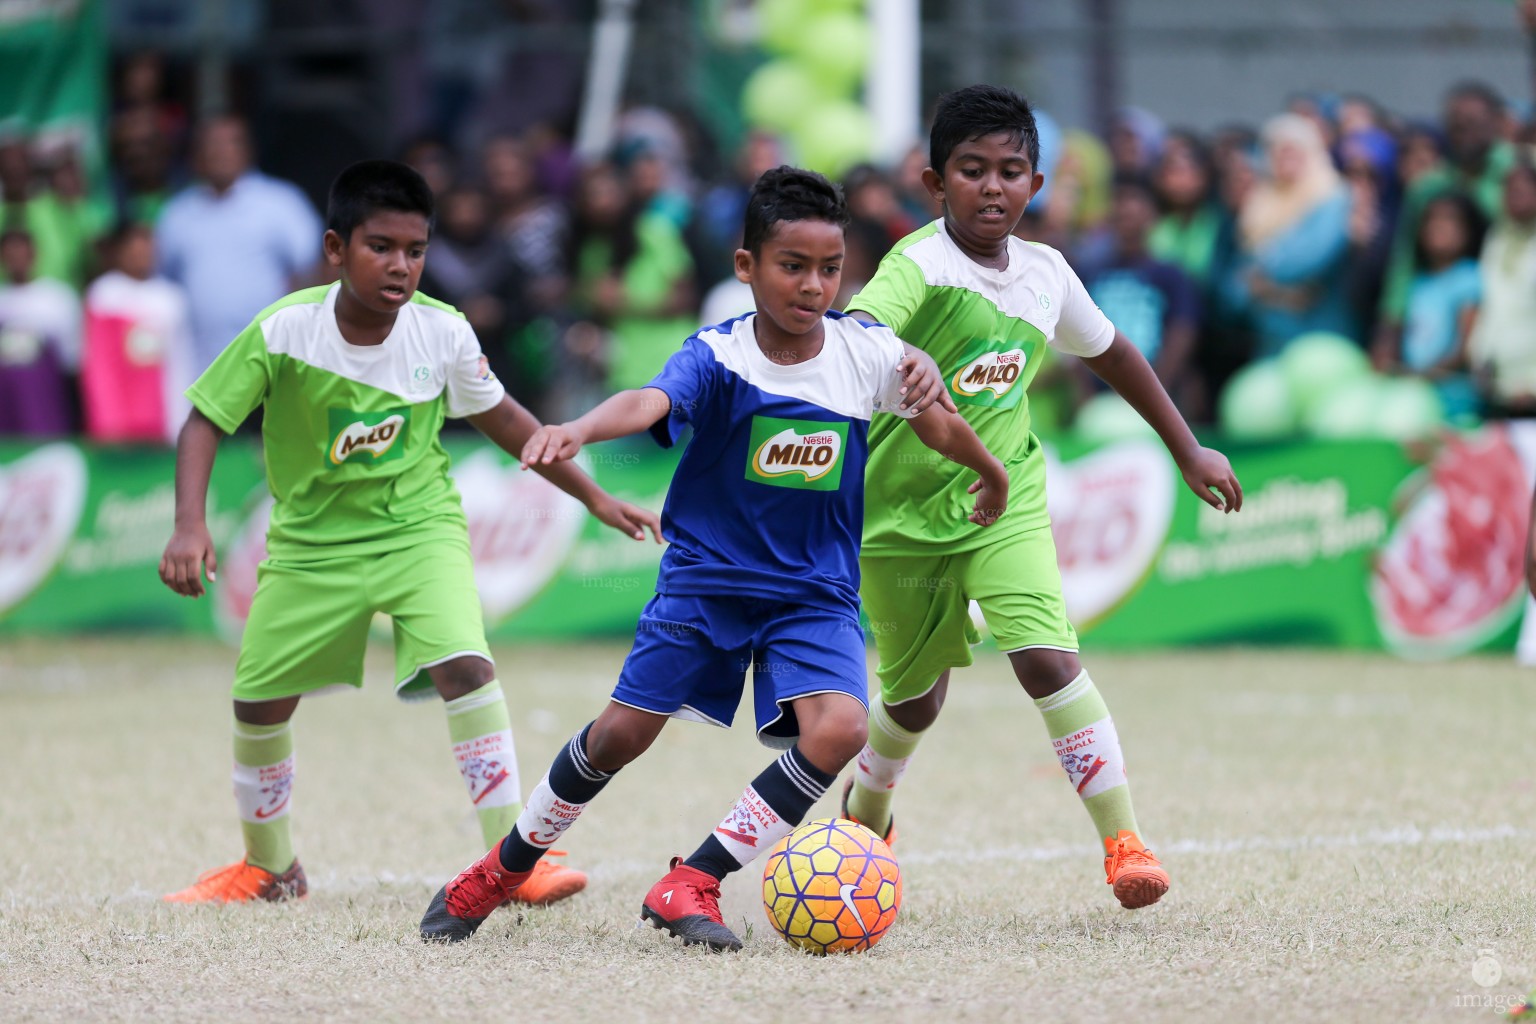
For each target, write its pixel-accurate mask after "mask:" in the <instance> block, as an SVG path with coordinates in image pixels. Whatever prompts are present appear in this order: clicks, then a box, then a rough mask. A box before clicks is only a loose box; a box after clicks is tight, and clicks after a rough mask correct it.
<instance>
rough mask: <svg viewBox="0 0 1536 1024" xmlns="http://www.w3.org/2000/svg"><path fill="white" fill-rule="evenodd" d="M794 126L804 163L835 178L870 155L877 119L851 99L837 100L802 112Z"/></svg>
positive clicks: (792, 131)
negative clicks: (875, 120)
mask: <svg viewBox="0 0 1536 1024" xmlns="http://www.w3.org/2000/svg"><path fill="white" fill-rule="evenodd" d="M800 117H801V120H800V121H799V122H798V123H797V124H796V125H795V126H794V127H793V128H792V129H791V131H790V134H791V137H792V138H793V139H794V141H795V146H796V149H797V150H798V151H799V154H800V163H801V164H802V165H803V166H805V167H809V168H810V169H811V170H813V171H820V172H821V173H822V174H825V175H827V176H828V177H831V178H836V177H839V176H840V175H841V174H842V173H843V172H844V171H846V170H847V169H848V168H850V167H852V166H853V165H854V164H856V163H858V162H859V161H861V160H867V159H869V153H870V149H871V148H872V147H873V145H874V139H875V122H874V120H873V119H872V118H871V117H870V116H869V111H867V110H865V109H864V108H863V107H862V106H860V105H859V104H857V103H854V102H853V101H851V100H833V101H831V102H824V103H821V104H819V105H817V106H814V107H812V108H811V109H810V110H809V112H808V113H807V112H805V111H801V112H800Z"/></svg>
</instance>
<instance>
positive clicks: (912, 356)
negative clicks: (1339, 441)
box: [421, 167, 1008, 950]
mask: <svg viewBox="0 0 1536 1024" xmlns="http://www.w3.org/2000/svg"><path fill="white" fill-rule="evenodd" d="M847 224H848V211H847V206H846V205H845V203H844V201H843V197H842V194H841V192H840V191H839V190H838V189H837V188H836V186H834V185H832V184H831V183H830V182H828V181H827V180H826V179H825V178H823V177H821V176H820V175H818V174H813V173H811V172H809V171H802V170H796V169H794V168H789V167H780V168H778V169H776V170H773V171H769V172H768V173H766V174H764V175H763V176H762V178H761V179H759V181H758V183H757V185H756V186H755V187H754V188H753V190H752V194H751V197H750V199H749V201H748V205H747V212H746V228H745V232H744V238H743V245H744V248H742V249H739V250H737V252H736V276H737V277H738V278H740V279H741V280H742V281H744V282H746V283H747V284H750V285H751V287H752V294H753V298H754V300H755V304H756V312H755V313H749V314H747V315H745V316H742V317H738V318H736V319H735V320H730V321H727V322H725V323H722V324H719V325H716V326H714V327H706V328H704V329H703V330H701V331H699V332H698V333H697V334H695V335H693V336H692V337H690V338H689V339H688V340H687V342H685V343H684V345H683V348H682V350H681V351H679V352H677V353H676V354H674V355H673V356H672V357H671V359H669V360H668V361H667V365H666V367H665V368H664V369H663V370H662V371H661V373H660V374H658V375H657V376H656V378H655V379H654V380H653V381H651V383H650V385H649V386H647V387H644V388H639V389H636V390H633V391H624V392H621V393H619V394H617V395H614V396H613V397H612V398H610V399H608V400H607V401H606V402H604V403H603V404H601V405H599V406H598V407H597V408H596V409H593V410H592V411H591V412H589V413H587V414H586V415H585V416H582V417H581V418H580V419H578V420H576V421H575V422H572V423H568V424H564V425H561V426H546V427H543V428H541V429H540V430H539V431H538V432H537V433H536V434H535V435H534V436H533V437H532V438H531V439H530V440H529V441H528V444H527V446H526V448H525V449H524V451H523V463H524V465H525V466H534V467H544V466H548V465H551V464H553V463H557V462H562V461H565V460H567V459H570V458H571V457H573V456H574V455H575V454H576V453H577V452H578V451H579V450H580V449H581V446H582V445H583V444H586V443H588V442H591V441H601V440H607V439H609V438H615V437H622V436H624V435H627V434H633V433H638V432H640V431H643V430H649V431H651V433H652V434H653V435H654V436H655V437H656V439H657V441H658V442H660V443H661V444H662V445H663V446H670V445H671V444H672V443H673V442H674V441H675V440H676V439H677V438H678V436H679V435H680V434H681V432H682V430H683V428H684V427H685V426H690V427H692V428H693V436H692V438H691V439H690V440H689V442H688V446H687V448H686V449H685V450H684V452H683V456H682V459H681V461H680V462H679V464H678V468H677V472H676V474H675V476H674V477H673V480H672V486H671V488H670V490H669V491H668V494H667V500H666V506H665V508H664V509H663V511H662V530H663V533H664V534H665V535H666V536H667V538H668V539H669V540H670V541H671V547H670V548H668V550H667V553H666V555H665V556H663V558H662V564H661V571H660V575H659V577H658V579H657V585H656V591H657V593H656V596H655V598H653V599H652V600H651V602H650V604H648V605H647V606H646V608H645V611H644V613H643V614H642V615H641V617H640V623H639V626H638V628H637V630H636V634H635V644H634V648H633V649H632V650H631V651H630V654H629V657H628V659H627V660H626V661H625V663H624V668H623V670H622V671H621V673H620V675H619V682H618V686H617V687H616V688H615V689H614V692H613V698H612V700H611V701H610V702H609V704H608V706H607V707H606V708H604V710H603V712H602V713H601V714H600V715H598V717H597V719H596V720H595V721H594V722H592V723H590V724H589V725H587V726H586V727H585V728H583V729H582V730H581V731H580V732H579V733H577V734H576V736H575V737H574V738H572V740H571V741H570V743H569V744H567V745H566V747H565V749H564V750H562V751H561V753H560V754H559V756H558V757H556V758H555V761H554V763H553V764H552V765H551V766H550V769H549V773H548V774H547V775H545V776H544V779H543V781H541V782H540V783H539V785H538V787H537V788H536V789H535V790H534V792H533V794H532V795H531V796H530V797H529V798H528V802H527V804H526V805H525V807H524V809H523V812H522V814H521V815H520V816H519V817H518V819H517V825H516V827H515V828H514V829H513V831H512V833H511V834H510V835H508V836H507V838H506V840H505V841H504V842H502V843H501V844H500V845H499V846H496V847H493V848H492V849H491V850H490V852H489V853H487V854H486V855H485V856H484V857H483V858H481V859H480V860H479V861H477V862H475V863H474V864H472V865H470V867H469V868H467V869H466V870H465V871H463V872H461V873H460V874H459V876H458V877H457V878H455V879H453V881H451V882H449V883H448V884H447V885H446V886H444V887H443V888H442V889H439V890H438V892H437V894H436V895H435V896H434V897H433V898H432V903H431V906H430V907H429V908H428V909H427V912H426V915H425V916H424V917H423V918H422V922H421V934H422V937H423V938H426V939H443V940H449V941H457V940H460V939H465V938H468V937H469V936H470V935H472V934H473V933H474V931H475V929H476V928H477V927H479V925H480V923H481V922H482V921H483V920H485V918H486V917H487V916H489V915H490V913H491V912H492V911H494V910H495V909H496V908H497V907H499V906H501V905H502V904H504V903H505V902H507V901H508V900H509V899H511V898H512V896H513V893H515V891H516V890H517V887H518V886H519V885H520V884H522V881H523V879H525V878H527V877H528V876H529V874H530V873H531V872H532V871H533V869H534V867H535V865H537V864H538V863H539V858H540V857H541V856H542V855H543V853H544V851H545V850H547V849H548V848H549V847H550V846H551V845H552V844H553V843H555V842H556V841H557V840H558V839H559V838H560V836H561V835H562V834H563V833H564V832H565V830H566V829H568V828H569V827H570V826H571V825H573V824H574V823H575V821H576V819H577V817H579V816H580V814H581V812H582V811H583V809H585V807H586V806H587V804H588V803H589V802H590V801H591V800H592V799H593V798H594V797H596V796H597V794H598V793H599V792H600V791H601V790H602V789H603V787H604V786H606V785H607V784H608V782H609V780H610V779H612V778H613V775H614V773H615V772H617V771H618V770H619V769H620V768H622V767H624V766H625V765H626V764H629V763H630V762H631V761H633V760H634V759H635V758H636V757H638V756H639V755H640V754H642V753H644V752H645V750H646V749H647V748H648V747H650V745H651V743H652V742H654V741H655V739H656V737H657V736H658V735H660V733H661V729H662V726H664V725H665V724H666V721H667V719H668V718H669V717H671V718H681V719H685V720H689V721H696V722H708V723H710V724H713V725H719V726H722V727H728V726H729V725H730V724H731V720H732V718H733V717H734V715H735V712H736V706H737V704H738V703H739V701H740V700H741V695H742V690H743V686H744V680H745V674H746V670H747V668H748V667H751V668H752V670H753V695H754V700H753V703H754V710H755V713H756V719H757V734H758V738H759V739H760V740H761V741H762V742H763V743H764V745H766V746H769V747H773V748H779V749H783V748H788V749H786V750H785V752H784V754H783V755H782V756H780V757H779V758H778V759H777V760H776V761H774V762H773V763H772V764H771V765H769V766H768V768H767V769H765V770H764V771H763V772H762V774H760V775H758V777H757V778H756V779H754V780H753V781H752V784H751V785H750V786H748V787H747V789H746V791H745V792H744V793H743V794H742V796H741V798H740V799H739V800H737V801H736V803H735V805H734V806H733V807H732V808H731V809H730V812H729V813H728V814H726V816H725V817H724V819H723V820H722V821H721V822H720V824H719V825H718V826H716V827H715V829H714V830H713V832H712V833H711V834H710V835H709V836H708V837H707V838H706V839H705V840H704V842H703V843H702V844H701V845H700V846H699V848H698V849H697V850H695V851H694V853H693V854H692V855H691V856H689V857H688V858H686V859H683V858H680V857H679V858H673V860H672V865H671V870H670V871H669V872H668V873H667V874H666V875H665V876H663V877H662V879H661V880H660V881H658V882H657V883H656V884H655V885H654V886H653V887H652V888H651V890H650V893H649V894H648V895H647V896H646V897H645V900H644V903H643V904H642V906H641V911H640V912H641V917H642V918H643V919H645V920H649V921H650V922H651V923H652V924H653V925H655V926H656V927H658V928H665V929H667V931H669V932H670V933H671V934H673V935H675V936H678V937H680V938H681V939H682V940H683V942H684V944H685V945H691V944H694V943H704V944H705V945H707V946H708V947H709V948H711V949H715V950H723V949H739V948H741V940H740V939H738V938H737V937H736V936H735V935H734V934H732V933H731V931H730V929H728V928H726V926H725V924H724V923H723V922H722V921H721V918H720V907H719V896H720V880H721V879H722V878H724V877H725V876H726V875H727V874H729V873H730V872H732V871H735V870H737V869H738V868H741V867H743V866H744V865H746V864H747V863H748V862H750V861H751V860H752V859H753V858H754V857H756V856H757V855H758V854H759V853H762V852H763V851H764V850H767V849H769V848H770V847H772V846H773V844H774V843H776V842H777V841H778V840H779V839H780V838H782V837H783V836H785V835H787V834H788V833H789V832H790V831H791V830H792V829H793V828H794V827H795V826H796V825H798V824H799V823H800V821H801V820H802V819H803V818H804V817H805V815H806V812H807V811H809V810H810V808H811V806H812V805H813V804H814V803H815V802H816V800H817V799H818V798H820V797H821V795H822V794H823V793H824V792H826V789H827V787H828V786H829V785H831V784H832V782H833V780H835V779H836V778H837V773H838V772H839V771H841V770H842V768H843V766H844V765H846V764H847V763H848V762H849V761H850V760H851V759H852V758H853V757H854V756H855V755H856V754H858V752H859V750H860V749H861V748H862V747H863V746H864V741H865V738H866V726H865V722H866V720H867V714H868V712H867V709H866V704H865V698H866V694H867V693H868V688H867V683H866V679H865V653H864V634H863V631H862V629H861V628H860V625H859V620H858V615H859V598H858V585H859V567H858V556H859V537H860V533H861V531H862V529H863V519H864V464H865V461H866V459H867V457H868V453H869V449H868V444H867V434H868V430H869V420H870V417H871V415H872V414H873V413H875V412H881V411H883V412H895V413H898V414H899V415H901V416H903V417H905V418H908V421H909V423H910V424H911V426H912V429H913V430H914V431H915V432H916V434H917V435H918V436H919V437H921V438H922V440H923V443H924V444H926V445H928V446H929V447H930V448H932V449H933V450H934V451H935V452H939V453H942V455H943V457H947V458H950V459H953V460H954V461H955V462H957V463H959V464H960V465H963V466H966V467H968V468H970V469H971V470H973V471H974V472H976V473H977V474H979V476H980V479H979V480H977V481H975V482H974V483H973V484H972V485H971V491H972V492H973V493H974V494H975V502H974V505H973V507H972V508H971V509H970V510H969V514H968V518H969V519H970V520H971V521H972V522H975V523H978V524H981V525H988V524H990V523H992V522H993V521H994V520H995V519H996V518H997V517H998V516H999V515H1000V514H1001V513H1002V511H1003V509H1004V507H1005V506H1006V504H1007V497H1008V477H1007V473H1006V471H1005V470H1004V468H1003V466H1002V464H1001V463H1000V462H998V460H997V459H995V458H994V457H993V456H992V455H991V454H990V453H989V452H988V451H987V450H986V449H985V448H984V447H982V445H981V443H980V442H979V441H978V440H977V438H976V434H975V433H974V432H973V431H972V430H971V428H970V427H969V426H968V425H967V424H966V422H965V420H964V419H963V418H961V417H960V416H959V415H957V414H955V413H954V412H952V411H949V410H947V409H945V408H944V407H943V406H942V405H934V406H932V407H931V408H929V409H928V411H927V412H924V413H923V414H922V415H920V416H919V415H918V414H917V411H916V404H917V403H913V405H914V408H912V409H902V408H901V403H902V401H903V395H904V392H905V390H906V389H904V388H903V383H904V380H903V372H904V370H910V368H911V366H912V364H913V363H914V362H915V361H916V360H918V359H919V358H920V354H919V353H916V352H909V351H907V350H906V348H905V346H904V345H903V343H902V342H901V341H900V340H898V339H897V337H896V336H895V335H894V334H893V333H891V331H890V330H888V329H887V328H885V327H881V326H879V325H866V324H862V323H860V322H859V321H857V320H854V319H853V318H851V317H846V316H843V315H842V314H840V313H829V312H828V308H829V307H830V305H831V303H832V300H833V297H834V296H835V295H836V294H837V290H838V280H839V272H840V270H841V264H842V260H843V254H844V247H843V230H844V228H845V227H846V225H847ZM905 383H906V384H907V385H909V386H910V387H912V388H915V387H916V385H915V384H913V383H912V380H910V379H908V380H906V381H905ZM933 461H935V462H937V461H940V458H939V457H938V456H934V457H933Z"/></svg>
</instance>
